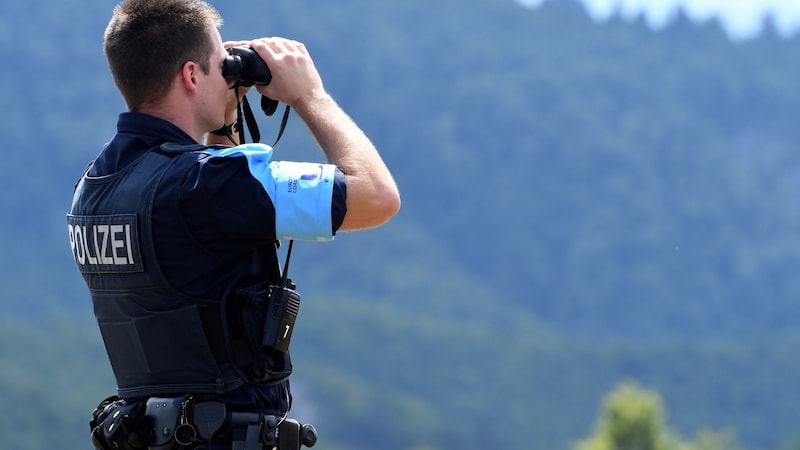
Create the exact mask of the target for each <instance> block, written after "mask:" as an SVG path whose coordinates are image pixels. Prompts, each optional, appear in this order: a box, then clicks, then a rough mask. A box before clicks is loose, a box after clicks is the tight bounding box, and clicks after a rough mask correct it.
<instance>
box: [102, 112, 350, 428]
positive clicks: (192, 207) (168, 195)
mask: <svg viewBox="0 0 800 450" xmlns="http://www.w3.org/2000/svg"><path fill="white" fill-rule="evenodd" d="M163 143H174V144H178V145H192V144H196V142H195V141H194V139H192V138H191V137H190V136H189V135H187V134H186V133H184V132H183V131H182V130H181V129H179V128H178V127H176V126H174V125H173V124H171V123H169V122H167V121H165V120H162V119H159V118H156V117H153V116H150V115H146V114H141V113H130V112H129V113H123V114H121V115H120V117H119V121H118V124H117V134H116V135H114V137H113V138H112V139H111V141H110V142H109V143H108V144H106V146H105V148H104V149H103V151H102V152H101V153H100V155H98V157H97V158H96V160H95V163H94V166H93V167H92V168H91V171H90V173H89V174H90V175H91V176H103V175H110V174H113V173H116V172H117V171H119V170H120V169H122V168H124V167H125V166H126V165H128V164H130V163H131V162H133V161H135V160H136V159H137V158H139V157H140V156H142V155H143V154H144V153H145V152H147V151H148V150H150V149H153V148H155V147H158V146H160V145H161V144H163ZM265 150H266V151H265ZM207 153H208V155H207V157H198V155H197V154H196V153H187V154H182V155H180V156H178V157H177V158H178V159H177V160H176V161H175V163H174V164H173V165H172V166H170V168H169V169H168V170H167V172H166V173H165V175H164V177H163V178H162V180H161V182H160V184H159V188H158V191H157V194H156V198H155V203H154V206H153V239H154V244H155V249H156V254H157V256H158V262H159V266H160V268H161V271H162V272H163V274H164V276H165V277H166V279H167V281H168V282H169V283H170V284H171V285H172V287H173V288H175V289H177V290H179V291H181V292H183V293H185V294H187V295H190V296H194V297H197V298H200V299H220V298H222V296H223V294H224V292H225V290H226V288H228V287H229V286H230V285H231V283H232V281H234V280H237V279H238V277H240V276H241V274H243V273H248V272H251V271H252V267H253V250H254V249H255V248H258V247H262V246H273V245H274V243H275V241H276V240H280V239H282V238H297V239H316V240H324V239H332V237H333V235H334V234H335V233H336V231H337V229H338V228H339V226H340V225H341V223H342V220H343V219H344V215H345V213H346V206H345V196H346V189H345V182H344V175H343V174H342V173H341V172H340V171H339V170H338V169H335V168H334V167H333V166H330V165H327V164H318V163H286V162H273V161H270V157H271V149H269V147H267V146H263V145H261V146H253V147H247V146H244V147H233V148H229V149H224V150H221V151H209V152H207ZM323 172H324V173H325V174H327V175H326V176H327V178H325V177H320V176H319V175H320V174H322V173H323ZM309 173H310V174H311V176H308V174H309ZM320 178H325V180H326V181H324V182H322V181H320ZM304 180H311V181H310V183H306V182H305V181H304ZM324 183H327V184H329V185H328V186H324V185H323V184H324ZM287 187H288V189H286V188H287ZM292 190H294V192H292ZM287 192H288V194H287ZM298 192H299V193H300V194H302V195H305V200H303V201H302V202H297V203H298V204H299V203H303V204H302V205H299V206H297V205H295V204H294V203H295V202H294V197H291V195H297V194H298ZM302 195H301V197H302ZM276 204H278V205H280V206H279V207H278V208H277V213H276V207H275V205H276ZM175 205H178V207H177V209H176V207H175ZM328 228H329V229H328ZM311 235H313V236H311ZM198 244H199V245H198ZM262 281H263V280H262ZM288 395H289V394H288V386H286V385H282V386H277V387H268V388H259V387H255V386H249V385H245V386H243V387H242V388H239V389H237V390H234V391H233V392H230V393H228V394H225V396H224V398H222V399H223V400H224V401H226V402H227V403H229V404H236V405H241V406H243V407H247V408H251V407H255V408H258V409H264V410H267V411H270V413H273V414H280V413H282V412H285V409H287V408H288V405H286V402H287V401H288Z"/></svg>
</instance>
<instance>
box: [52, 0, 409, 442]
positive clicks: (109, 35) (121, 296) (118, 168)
mask: <svg viewBox="0 0 800 450" xmlns="http://www.w3.org/2000/svg"><path fill="white" fill-rule="evenodd" d="M221 24H222V19H221V18H220V16H219V14H218V12H217V11H216V10H215V9H214V8H213V7H212V6H210V5H209V4H207V3H205V2H203V1H201V0H125V1H124V2H122V3H121V4H119V5H117V7H116V8H115V9H114V13H113V16H112V18H111V21H110V23H109V24H108V27H107V29H106V32H105V39H104V51H105V54H106V57H107V59H108V63H109V67H110V70H111V73H112V75H113V78H114V81H115V83H116V85H117V88H118V89H119V91H120V93H121V95H122V97H123V98H124V100H125V103H126V106H127V109H128V111H127V112H124V113H122V114H121V115H120V116H119V120H118V124H117V132H116V134H115V135H114V136H113V137H112V138H111V140H110V141H109V142H108V143H107V144H106V145H105V147H104V148H103V150H102V151H101V152H100V154H99V155H98V156H97V157H96V159H95V160H94V161H93V162H92V163H91V164H90V166H89V168H88V169H87V170H86V172H85V173H84V174H83V176H82V177H81V178H80V179H79V181H78V183H77V185H76V189H75V195H74V199H73V204H72V208H71V210H70V213H69V214H68V216H67V221H68V231H69V238H70V245H71V248H72V252H73V256H74V257H75V261H76V264H77V266H78V269H79V271H80V273H81V274H82V275H83V277H84V279H85V281H86V283H87V286H88V288H89V292H90V295H91V298H92V301H93V304H94V310H95V315H96V317H97V320H98V324H99V327H100V330H101V334H102V337H103V340H104V343H105V346H106V350H107V353H108V357H109V360H110V363H111V366H112V369H113V372H114V375H115V378H116V382H117V388H118V389H117V396H114V397H112V399H113V402H111V401H106V402H105V403H104V404H103V405H101V407H100V408H98V409H99V410H102V409H103V408H102V407H103V406H105V407H106V408H105V409H106V413H108V412H109V411H108V406H109V404H110V403H113V404H114V405H117V406H118V407H123V406H124V408H125V411H126V414H105V415H102V417H100V418H99V419H98V418H97V417H95V419H96V421H98V422H100V423H95V424H94V425H97V427H98V429H97V430H95V431H96V432H97V435H98V436H95V439H94V441H95V446H97V447H98V448H104V447H103V446H104V445H109V444H108V443H107V442H103V441H104V440H105V439H108V440H112V439H117V442H115V443H114V444H113V445H114V446H117V447H120V443H119V439H118V438H119V436H115V435H114V433H113V432H115V431H116V430H118V429H119V428H120V427H119V426H117V427H114V426H111V425H109V424H108V421H106V427H105V428H103V426H102V421H103V419H105V418H106V416H109V415H110V416H122V415H124V416H126V417H128V416H131V417H134V416H136V414H134V411H139V412H140V413H142V411H143V410H142V408H141V405H145V404H147V402H148V401H149V400H150V399H153V398H165V399H175V398H177V399H181V401H180V402H178V403H180V405H181V410H180V411H178V412H177V413H176V414H178V415H180V418H181V420H191V419H192V418H191V417H189V416H188V415H187V412H186V407H187V405H188V406H189V407H191V406H193V405H194V406H197V405H201V404H203V403H204V402H215V403H214V404H221V405H224V410H225V411H226V414H228V415H230V413H232V412H241V413H255V414H256V415H274V416H276V417H280V418H285V416H286V413H287V412H288V410H289V408H290V405H291V394H290V391H289V383H288V377H289V374H290V373H291V360H290V358H289V353H288V352H285V351H282V350H276V349H272V348H267V347H262V346H260V345H259V343H260V342H259V339H260V338H261V337H260V336H253V335H257V334H258V332H259V330H260V329H263V321H264V320H265V319H264V316H265V314H266V313H265V311H264V308H265V307H264V305H265V304H266V303H268V302H269V295H270V292H271V291H270V290H271V289H272V287H273V286H274V285H275V284H276V283H278V281H279V279H280V277H281V271H280V261H278V257H277V252H276V243H277V242H278V241H279V240H285V239H291V240H294V239H298V240H316V241H326V240H331V239H333V236H334V234H335V233H336V232H337V231H343V230H357V229H364V228H370V227H376V226H379V225H381V224H383V223H385V222H386V221H387V220H389V219H390V218H391V217H392V216H393V215H394V214H396V212H397V211H398V209H399V207H400V199H399V194H398V190H397V187H396V184H395V183H394V181H393V179H392V176H391V174H390V172H389V170H388V169H387V167H386V166H385V164H384V162H383V161H382V159H381V157H380V155H379V153H378V152H377V150H376V149H375V147H374V146H373V144H372V143H371V142H370V140H369V139H368V137H367V136H366V135H365V134H364V133H363V132H362V130H361V129H360V128H359V127H358V126H357V125H356V124H355V123H354V122H353V121H352V120H351V118H350V117H348V115H347V114H346V113H345V112H344V111H343V110H342V109H341V108H340V107H339V106H338V105H337V104H336V102H335V101H334V100H333V99H332V97H331V96H330V95H329V94H328V93H327V92H326V91H325V89H324V87H323V83H322V80H321V78H320V75H319V74H318V72H317V70H316V68H315V66H314V63H313V61H312V59H311V57H310V55H309V53H308V51H307V49H306V48H305V46H304V45H303V44H302V43H300V42H297V41H293V40H289V39H283V38H277V37H272V38H261V39H255V40H249V41H235V42H226V43H223V41H222V39H221V37H220V34H219V31H218V28H219V27H220V26H221ZM232 46H239V47H241V46H244V47H250V48H251V49H252V50H253V51H255V52H257V54H258V55H259V56H260V57H261V58H262V59H263V61H264V62H266V65H267V66H268V67H269V70H270V71H271V73H272V80H271V82H270V83H269V84H267V85H257V86H256V89H257V90H258V92H259V93H260V94H263V95H265V96H267V97H269V98H272V99H275V100H277V101H280V102H282V103H285V104H286V105H289V106H291V107H292V108H293V109H294V110H295V112H296V114H297V116H299V117H300V119H301V120H302V121H303V122H305V124H306V125H307V127H308V129H309V130H310V132H311V133H312V135H313V136H314V138H315V139H316V141H317V143H318V144H319V146H320V147H321V149H322V151H323V153H324V155H325V157H326V159H327V163H324V164H323V163H298V162H287V161H273V160H272V159H271V158H272V149H271V148H270V147H269V146H266V145H262V144H252V143H251V144H244V145H238V146H230V144H231V140H233V144H234V145H235V144H238V140H237V133H236V132H235V130H236V129H237V128H238V127H239V126H240V124H238V123H236V122H237V100H238V99H237V98H236V97H237V96H236V92H238V93H239V94H240V97H241V95H243V94H244V93H245V91H244V90H238V91H235V90H233V89H232V87H233V84H234V81H233V80H230V79H226V78H225V76H224V75H223V69H224V64H225V61H226V57H227V56H228V52H227V51H226V49H227V48H229V47H232ZM232 131H233V132H232ZM201 143H202V144H201ZM220 144H228V146H226V147H224V146H222V145H220ZM166 404H167V403H166V402H165V403H164V405H166ZM176 404H177V403H176ZM96 412H97V411H96ZM142 414H144V413H142ZM148 414H149V413H148ZM109 420H110V419H109ZM159 420H160V419H159ZM148 423H150V424H151V425H152V420H151V421H150V422H148ZM134 426H136V425H134ZM221 426H222V427H226V426H231V425H230V422H229V421H227V422H226V424H225V425H221ZM125 428H128V429H130V428H131V426H130V424H128V426H126V427H125ZM165 428H168V427H165ZM207 428H208V427H206V429H207ZM262 428H263V427H262ZM140 431H142V430H140ZM150 431H151V432H152V431H153V430H152V429H151V430H150ZM156 431H157V430H156ZM212 431H214V434H213V436H208V434H209V433H210V432H207V433H206V434H207V435H206V436H199V437H198V436H190V437H192V439H193V440H192V441H191V442H194V443H196V444H193V445H195V446H194V447H192V446H189V447H188V448H201V447H203V446H205V445H210V446H211V448H223V447H226V448H227V447H228V446H230V442H226V441H225V440H228V441H230V439H231V437H230V436H231V435H232V433H231V432H230V430H225V429H223V428H221V429H219V430H212ZM142 432H144V431H142ZM165 433H166V434H168V432H167V431H165ZM103 434H105V437H103V436H102V435H103ZM140 434H141V433H140ZM226 436H227V437H226ZM138 437H139V438H141V435H140V436H138ZM168 437H169V436H168ZM147 439H149V442H148V443H147V445H151V446H153V436H152V435H148V437H147ZM246 439H247V440H248V442H249V444H248V445H251V446H253V445H255V444H253V442H255V441H254V439H256V437H254V436H250V435H247V436H246ZM259 439H261V437H259ZM123 441H125V439H123ZM126 442H127V444H125V443H124V442H123V444H122V447H125V446H126V445H127V446H129V447H130V448H136V447H137V445H138V446H140V445H141V442H139V443H135V442H134V440H133V438H130V437H129V438H127V441H126ZM164 445H173V444H164ZM258 445H261V444H258ZM245 447H246V446H240V447H239V448H245ZM164 448H167V447H164ZM253 448H255V447H253ZM259 448H260V447H259Z"/></svg>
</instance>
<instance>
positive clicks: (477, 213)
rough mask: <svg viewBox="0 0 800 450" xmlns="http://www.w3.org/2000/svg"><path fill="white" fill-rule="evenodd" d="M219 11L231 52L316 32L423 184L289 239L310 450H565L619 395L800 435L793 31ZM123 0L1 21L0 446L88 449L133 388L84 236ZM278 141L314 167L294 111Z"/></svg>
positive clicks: (371, 127)
mask: <svg viewBox="0 0 800 450" xmlns="http://www.w3.org/2000/svg"><path fill="white" fill-rule="evenodd" d="M218 3H219V4H218V5H216V6H217V7H218V8H219V9H220V11H221V12H222V14H223V16H224V17H225V25H224V26H223V28H222V30H221V32H222V36H223V39H240V38H247V37H256V36H261V35H286V36H290V37H293V38H296V39H299V40H301V41H304V42H305V43H306V45H307V46H308V48H309V49H310V51H311V53H312V55H313V56H314V58H315V61H316V64H317V66H318V68H319V70H320V72H321V73H322V75H323V78H324V79H325V82H326V87H327V89H328V90H329V91H330V92H331V93H333V95H334V96H335V97H336V98H337V100H338V101H339V102H340V103H341V104H342V105H343V106H344V107H345V109H347V110H348V111H349V112H350V113H351V114H352V116H353V117H354V118H355V119H356V120H357V121H358V122H359V123H360V124H361V125H362V126H363V128H364V129H365V130H366V131H367V133H368V134H369V135H370V136H371V137H372V138H373V140H374V141H375V143H376V145H377V146H378V147H379V148H380V149H381V151H382V153H383V155H384V157H385V159H386V161H387V162H388V163H389V165H390V166H391V168H392V170H393V172H394V174H395V176H396V178H397V181H398V183H399V185H400V187H401V191H402V195H403V209H402V211H401V213H400V215H399V216H398V217H397V218H396V220H394V221H392V222H391V223H390V224H389V225H387V226H385V227H383V228H379V229H376V230H371V231H366V232H361V233H351V234H342V235H340V236H337V238H336V240H335V242H334V243H331V244H318V243H302V244H300V245H298V246H296V247H295V250H294V254H293V257H292V258H293V263H292V266H293V267H292V271H293V272H294V277H293V278H295V281H297V283H298V285H299V288H300V290H301V292H302V294H303V308H302V312H301V315H300V318H299V319H298V325H297V326H298V328H297V330H296V332H295V338H294V343H293V353H294V357H295V369H296V377H295V383H294V386H295V390H296V392H295V402H296V403H295V408H294V411H293V413H294V415H295V416H296V417H297V418H298V419H300V420H301V421H306V422H311V423H313V424H314V425H315V426H317V428H318V431H319V432H320V443H319V444H318V447H317V448H320V449H322V450H338V449H345V448H347V449H350V450H353V449H356V450H357V449H366V448H382V449H386V450H412V449H414V450H420V449H422V448H425V449H428V448H430V449H441V450H445V449H456V448H457V449H463V450H467V449H476V450H477V449H494V448H514V449H520V450H527V449H567V448H571V446H572V444H574V442H575V441H576V440H578V439H581V438H584V437H585V436H587V435H589V433H590V431H591V429H592V426H593V423H594V422H593V421H594V419H595V417H596V411H597V407H598V404H599V402H600V401H601V400H602V399H603V398H604V396H605V395H606V394H607V393H608V392H609V391H610V390H612V388H613V387H614V386H615V385H617V384H618V383H619V382H620V381H621V380H626V379H632V380H635V381H636V382H638V383H640V384H641V385H643V386H645V387H646V388H648V389H653V390H654V391H657V392H658V393H659V394H660V395H661V398H662V400H663V402H664V404H665V406H666V408H667V409H668V410H669V411H670V418H669V420H670V423H671V424H672V425H674V426H675V427H676V428H677V429H678V430H679V431H682V432H684V433H686V434H687V435H688V434H691V433H693V432H694V431H695V430H697V429H700V428H704V427H709V428H713V429H722V428H732V429H735V430H736V432H737V436H738V438H739V440H740V441H741V442H742V443H743V445H746V446H747V448H749V449H761V450H779V449H780V450H784V449H785V448H788V447H787V446H788V445H789V443H790V442H791V441H792V439H793V437H794V436H796V435H798V434H800V426H798V425H797V422H796V404H797V402H798V400H800V391H798V389H797V387H796V380H797V379H798V377H799V376H800V360H799V359H798V358H797V357H796V355H797V348H798V345H797V344H798V341H799V340H800V333H798V332H797V329H798V325H800V302H798V301H797V299H798V298H800V277H798V276H797V275H796V273H797V271H798V269H799V268H800V200H798V196H797V191H798V188H799V187H800V153H798V152H797V151H795V147H796V143H797V142H799V141H800V139H798V138H800V136H798V134H800V128H798V127H797V120H798V117H800V82H798V81H797V80H798V78H797V74H798V73H800V38H798V37H791V38H781V37H779V36H778V35H777V34H775V33H774V32H772V31H770V28H769V26H768V27H767V31H766V32H765V33H764V34H762V35H761V36H760V37H758V38H757V39H752V40H747V41H743V42H732V41H731V40H730V39H728V37H727V36H726V34H725V33H724V32H723V30H722V29H721V27H720V26H719V24H717V23H715V22H708V23H704V24H698V23H693V22H691V21H689V20H688V19H687V18H686V17H685V16H684V15H679V16H677V17H676V18H675V20H674V21H673V22H672V23H671V24H670V25H668V26H667V27H666V28H665V29H663V30H658V31H654V30H652V29H650V28H648V27H647V26H646V25H645V23H644V21H642V20H638V21H637V20H634V21H625V20H622V19H619V18H615V19H611V20H609V21H608V22H604V23H595V22H593V21H592V20H590V18H589V17H588V15H587V14H586V12H585V11H584V9H583V7H582V6H581V5H580V4H579V3H578V2H577V0H550V1H547V2H545V4H544V5H543V6H542V7H540V8H536V9H526V8H524V7H522V6H520V5H518V4H516V3H515V2H514V1H512V0H480V1H477V0H476V1H472V2H457V1H454V0H443V1H439V2H422V1H419V0H405V1H399V0H386V1H381V2H374V3H365V2H356V1H351V0H342V1H338V2H312V1H305V0H298V1H292V2H255V1H246V2H235V3H233V2H225V3H223V2H218ZM112 7H113V4H112V3H110V2H105V1H101V0H80V1H78V0H64V1H61V2H57V3H41V2H25V1H23V0H11V1H7V2H5V3H3V4H2V5H0V44H2V45H0V57H2V58H3V59H4V60H5V61H6V64H5V65H4V67H3V68H2V69H0V71H2V76H3V80H4V82H3V83H2V84H0V101H2V104H3V105H4V106H5V107H6V109H7V113H6V115H5V120H4V121H3V125H2V128H3V137H4V142H5V143H6V144H7V146H8V148H7V151H6V152H5V156H4V164H2V165H0V177H2V179H3V180H4V181H5V183H6V189H5V191H4V193H3V195H0V208H2V210H3V211H4V213H3V214H2V215H0V249H2V255H3V257H2V258H1V259H0V298H2V299H3V302H2V303H0V322H2V323H1V324H0V364H2V370H0V406H1V407H3V408H4V409H5V410H6V411H14V413H13V414H8V415H7V420H5V421H2V422H0V448H9V449H12V448H13V449H16V448H25V449H30V450H35V449H40V448H41V449H44V448H50V447H51V446H52V436H53V435H56V436H59V443H60V444H62V445H60V446H61V447H64V448H81V447H86V444H88V440H87V439H86V428H87V427H86V420H87V418H88V413H89V411H90V410H91V409H92V408H93V407H94V405H95V404H96V403H97V402H99V401H100V400H101V399H102V398H104V397H105V396H107V395H110V394H111V393H113V380H112V378H111V376H110V369H109V367H108V363H107V362H106V360H105V356H104V354H103V350H102V343H101V341H100V336H99V333H98V332H97V329H96V325H95V324H94V322H93V318H92V314H91V303H90V300H89V298H88V294H87V293H86V290H85V287H84V286H83V284H82V281H81V279H80V276H79V275H78V273H77V271H76V270H75V268H74V264H73V262H72V261H71V260H70V255H69V244H68V240H67V235H66V226H65V220H64V214H65V213H66V211H67V210H68V208H69V202H70V199H71V194H72V186H73V183H74V182H75V180H76V179H77V177H78V176H79V175H80V173H81V171H82V170H83V168H84V167H85V165H86V164H87V163H88V161H89V160H91V159H92V158H93V157H94V156H95V155H96V154H97V153H98V152H99V150H100V148H101V147H102V145H103V143H104V142H105V141H106V140H107V139H108V138H110V136H111V135H112V134H113V132H114V126H115V123H116V118H117V114H118V113H119V112H121V111H122V109H123V107H124V106H123V104H122V102H121V100H120V99H119V97H118V95H117V93H116V90H115V88H114V86H113V84H112V82H111V78H110V76H109V74H108V70H107V68H106V65H105V60H104V58H103V54H102V47H101V41H102V33H103V30H104V28H105V24H106V23H107V21H108V18H109V16H110V14H111V9H112ZM260 120H261V128H262V135H263V136H264V141H270V142H271V137H272V136H273V135H274V134H273V133H276V132H277V123H276V122H277V119H267V118H261V119H260ZM276 155H277V158H279V159H319V158H320V157H321V155H320V153H319V152H318V151H317V150H316V149H315V147H314V143H313V141H312V140H311V139H310V138H309V137H308V136H307V134H306V130H305V128H304V126H303V125H302V123H301V122H300V121H299V120H298V119H297V117H295V116H293V117H292V119H290V122H289V127H288V130H287V134H286V135H285V136H284V137H283V138H282V140H281V143H280V144H279V145H278V146H277V147H276ZM43 424H47V426H46V428H43Z"/></svg>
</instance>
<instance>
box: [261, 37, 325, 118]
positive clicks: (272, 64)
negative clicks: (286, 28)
mask: <svg viewBox="0 0 800 450" xmlns="http://www.w3.org/2000/svg"><path fill="white" fill-rule="evenodd" d="M249 45H250V47H251V48H252V49H253V50H255V51H256V52H258V54H259V55H260V56H261V58H262V59H263V60H264V62H265V63H267V67H269V70H270V72H271V73H272V81H271V82H270V83H269V84H268V85H266V86H256V89H257V90H258V92H260V93H261V94H262V95H265V96H267V97H269V98H272V99H275V100H277V101H279V102H282V103H285V104H287V105H289V106H292V107H295V108H297V106H298V104H299V103H302V102H304V101H307V100H308V99H311V98H314V97H315V96H318V95H322V94H324V92H325V90H324V88H323V86H322V78H321V77H320V75H319V73H318V72H317V68H316V67H315V66H314V61H313V60H312V59H311V55H309V53H308V50H306V47H305V45H303V44H302V43H301V42H297V41H293V40H291V39H284V38H278V37H271V38H261V39H256V40H253V41H250V42H249Z"/></svg>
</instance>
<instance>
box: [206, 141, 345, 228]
mask: <svg viewBox="0 0 800 450" xmlns="http://www.w3.org/2000/svg"><path fill="white" fill-rule="evenodd" d="M203 152H204V153H207V154H209V155H211V156H215V157H230V156H243V157H245V158H246V159H247V166H248V168H249V170H250V174H251V175H252V176H253V178H255V179H256V180H258V182H259V183H261V185H262V186H263V187H264V190H265V191H266V192H267V195H269V198H270V199H271V200H272V204H273V205H274V206H275V233H276V236H277V237H278V239H298V240H317V241H329V240H331V239H333V231H332V224H331V202H332V199H333V178H334V174H335V172H336V166H334V165H332V164H320V163H302V162H291V161H272V162H270V159H272V147H270V146H268V145H264V144H244V145H239V146H236V147H231V148H225V149H221V150H213V149H207V150H203Z"/></svg>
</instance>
